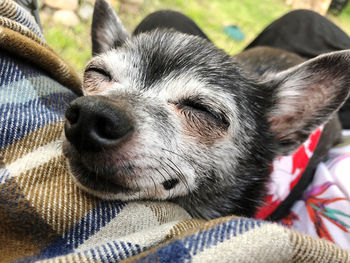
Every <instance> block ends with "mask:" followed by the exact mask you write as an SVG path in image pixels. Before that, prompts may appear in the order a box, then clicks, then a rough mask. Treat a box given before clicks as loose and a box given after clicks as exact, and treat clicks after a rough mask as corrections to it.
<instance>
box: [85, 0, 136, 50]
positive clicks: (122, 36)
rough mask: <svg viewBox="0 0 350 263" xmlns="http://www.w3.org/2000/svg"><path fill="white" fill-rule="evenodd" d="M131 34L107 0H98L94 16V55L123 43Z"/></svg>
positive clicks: (92, 35)
mask: <svg viewBox="0 0 350 263" xmlns="http://www.w3.org/2000/svg"><path fill="white" fill-rule="evenodd" d="M129 37H130V34H129V33H128V31H127V30H126V29H125V28H124V26H123V24H122V23H121V21H120V19H119V18H118V17H117V15H116V14H115V11H114V9H113V7H112V6H111V5H110V3H109V2H108V1H107V0H96V2H95V8H94V14H93V17H92V27H91V40H92V55H93V56H95V55H98V54H100V53H103V52H106V51H107V50H109V49H112V48H116V47H118V46H120V45H122V44H123V43H124V42H125V41H126V40H127V39H128V38H129Z"/></svg>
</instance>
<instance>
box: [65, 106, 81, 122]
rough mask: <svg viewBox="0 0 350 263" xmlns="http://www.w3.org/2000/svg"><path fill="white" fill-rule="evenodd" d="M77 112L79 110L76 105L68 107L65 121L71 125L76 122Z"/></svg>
mask: <svg viewBox="0 0 350 263" xmlns="http://www.w3.org/2000/svg"><path fill="white" fill-rule="evenodd" d="M79 114H80V112H79V108H78V107H69V108H68V109H67V110H66V113H65V117H66V119H67V121H68V122H69V123H70V124H71V125H73V124H75V123H77V122H78V120H79Z"/></svg>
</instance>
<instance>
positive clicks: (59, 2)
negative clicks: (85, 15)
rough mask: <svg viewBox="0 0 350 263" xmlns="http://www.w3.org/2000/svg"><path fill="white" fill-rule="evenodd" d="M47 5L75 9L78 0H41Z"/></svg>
mask: <svg viewBox="0 0 350 263" xmlns="http://www.w3.org/2000/svg"><path fill="white" fill-rule="evenodd" d="M42 1H43V3H44V4H45V5H47V6H49V7H52V8H56V9H64V10H77V9H78V0H42Z"/></svg>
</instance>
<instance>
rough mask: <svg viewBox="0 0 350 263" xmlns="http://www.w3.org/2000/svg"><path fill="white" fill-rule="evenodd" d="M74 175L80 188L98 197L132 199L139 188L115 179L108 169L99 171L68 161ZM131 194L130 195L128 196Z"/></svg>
mask: <svg viewBox="0 0 350 263" xmlns="http://www.w3.org/2000/svg"><path fill="white" fill-rule="evenodd" d="M68 163H69V168H70V171H71V174H72V177H73V179H74V181H75V183H76V184H77V186H78V187H79V188H81V189H82V190H83V191H85V192H87V193H89V194H92V195H94V196H96V197H99V198H102V199H108V200H122V201H126V200H130V196H132V195H133V194H134V193H135V192H136V191H137V190H132V189H130V188H128V187H126V186H124V185H122V184H118V183H117V182H115V180H113V173H115V172H116V171H106V170H104V171H103V172H102V173H103V175H102V173H101V174H100V173H97V172H95V171H90V170H89V169H88V168H87V167H85V166H84V165H83V164H81V163H79V162H77V161H74V162H73V161H71V160H69V161H68ZM128 196H129V197H128Z"/></svg>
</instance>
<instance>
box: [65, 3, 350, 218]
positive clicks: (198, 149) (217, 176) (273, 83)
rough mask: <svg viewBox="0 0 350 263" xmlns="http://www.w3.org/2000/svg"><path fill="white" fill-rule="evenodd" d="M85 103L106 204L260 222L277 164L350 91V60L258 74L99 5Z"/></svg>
mask: <svg viewBox="0 0 350 263" xmlns="http://www.w3.org/2000/svg"><path fill="white" fill-rule="evenodd" d="M92 37H93V54H94V57H93V58H92V59H91V61H90V62H89V63H88V65H87V67H86V70H85V73H84V84H83V92H84V95H85V96H84V97H81V98H78V99H77V100H75V101H73V102H72V103H71V104H70V106H69V107H68V109H67V112H66V118H67V121H66V124H65V134H66V138H67V140H66V141H65V142H64V145H63V146H64V147H63V149H64V153H65V155H66V156H67V157H68V160H69V166H70V169H71V171H72V174H73V176H74V178H75V179H76V181H77V184H78V185H79V186H81V187H82V188H83V189H85V190H86V191H88V192H90V193H92V194H94V195H96V196H99V197H101V198H105V199H116V200H140V199H152V200H170V201H173V202H176V203H178V204H180V205H181V206H182V207H184V208H185V209H186V210H187V211H188V212H189V213H190V214H191V215H193V216H196V217H201V218H206V219H209V218H215V217H219V216H225V215H231V214H236V215H244V216H252V215H254V213H255V211H256V208H257V207H258V206H259V205H260V204H261V202H262V200H263V197H264V195H265V192H266V185H267V183H268V181H269V174H270V169H271V167H270V165H271V163H272V160H273V159H274V158H275V157H277V156H278V155H281V154H288V153H291V152H293V151H295V150H296V149H297V147H298V146H299V145H300V144H301V143H302V142H304V141H305V140H306V139H307V137H308V135H309V134H310V133H311V132H312V131H313V130H314V129H316V128H317V127H318V126H319V125H321V124H323V123H324V122H326V121H328V120H329V119H330V118H331V117H332V114H333V113H334V112H335V111H337V109H339V107H340V106H341V105H342V103H343V102H344V101H345V99H346V98H347V96H348V94H349V89H350V87H349V84H350V74H349V73H350V70H349V65H350V52H348V51H343V52H336V53H332V54H329V55H325V56H321V57H318V58H316V59H313V60H310V61H307V62H305V63H302V64H300V65H297V66H295V67H292V68H289V69H286V70H284V71H279V72H274V71H269V72H264V73H265V74H259V73H258V74H256V73H253V72H252V71H254V70H252V69H248V68H247V67H248V66H247V65H243V64H244V63H242V60H241V59H240V58H233V57H231V56H229V55H227V54H226V53H225V52H224V51H222V50H220V49H218V48H216V47H215V46H214V45H213V44H211V43H210V42H209V41H207V40H205V39H202V38H199V37H196V36H190V35H186V34H183V33H179V32H175V31H172V30H164V29H163V30H154V31H152V32H148V33H142V34H139V35H137V36H132V37H131V36H129V35H128V33H126V30H125V29H124V28H123V26H122V25H121V23H120V20H119V19H118V18H117V17H116V15H115V13H114V11H113V10H112V8H111V7H110V6H109V4H108V3H107V2H106V1H105V0H97V1H96V6H95V12H94V19H93V25H92Z"/></svg>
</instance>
